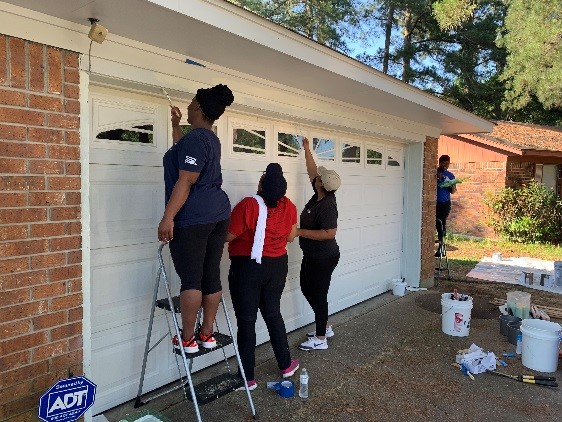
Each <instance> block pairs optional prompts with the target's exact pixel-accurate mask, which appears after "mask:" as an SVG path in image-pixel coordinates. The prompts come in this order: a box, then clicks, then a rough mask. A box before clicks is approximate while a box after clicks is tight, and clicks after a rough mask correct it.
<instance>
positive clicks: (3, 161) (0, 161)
mask: <svg viewBox="0 0 562 422" xmlns="http://www.w3.org/2000/svg"><path fill="white" fill-rule="evenodd" d="M0 166H1V168H2V173H4V174H6V173H19V174H23V173H25V172H26V171H27V163H26V161H25V160H21V159H15V158H0ZM78 174H79V173H78ZM0 204H3V202H2V201H0Z"/></svg>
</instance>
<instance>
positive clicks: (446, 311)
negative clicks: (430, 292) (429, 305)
mask: <svg viewBox="0 0 562 422" xmlns="http://www.w3.org/2000/svg"><path fill="white" fill-rule="evenodd" d="M451 294H452V293H443V294H442V295H441V329H442V330H443V332H444V333H445V334H448V335H450V336H455V337H466V336H468V333H469V332H470V310H471V309H472V298H471V297H469V299H468V300H465V301H460V300H453V299H451Z"/></svg>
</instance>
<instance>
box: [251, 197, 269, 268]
mask: <svg viewBox="0 0 562 422" xmlns="http://www.w3.org/2000/svg"><path fill="white" fill-rule="evenodd" d="M252 198H254V199H255V200H256V201H257V202H258V206H259V214H258V222H257V223H256V232H255V233H254V244H253V245H252V253H251V254H250V258H252V259H255V260H256V262H257V263H258V264H261V257H262V254H263V244H264V242H265V225H266V221H267V206H266V205H265V202H263V198H262V197H261V196H259V195H252Z"/></svg>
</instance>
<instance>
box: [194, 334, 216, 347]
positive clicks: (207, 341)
mask: <svg viewBox="0 0 562 422" xmlns="http://www.w3.org/2000/svg"><path fill="white" fill-rule="evenodd" d="M197 343H199V344H200V345H201V346H203V347H204V348H205V349H213V348H215V347H217V340H216V339H215V335H214V333H213V332H212V331H211V332H210V333H209V334H207V335H204V334H203V333H202V332H201V330H199V332H198V333H197Z"/></svg>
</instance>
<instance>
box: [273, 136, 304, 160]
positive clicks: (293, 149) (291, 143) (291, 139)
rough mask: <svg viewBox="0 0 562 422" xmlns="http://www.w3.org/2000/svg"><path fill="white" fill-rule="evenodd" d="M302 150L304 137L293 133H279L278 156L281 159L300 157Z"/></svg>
mask: <svg viewBox="0 0 562 422" xmlns="http://www.w3.org/2000/svg"><path fill="white" fill-rule="evenodd" d="M301 149H302V136H299V135H295V134H293V133H283V132H278V133H277V154H278V155H279V156H280V157H298V156H299V154H300V151H301Z"/></svg>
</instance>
